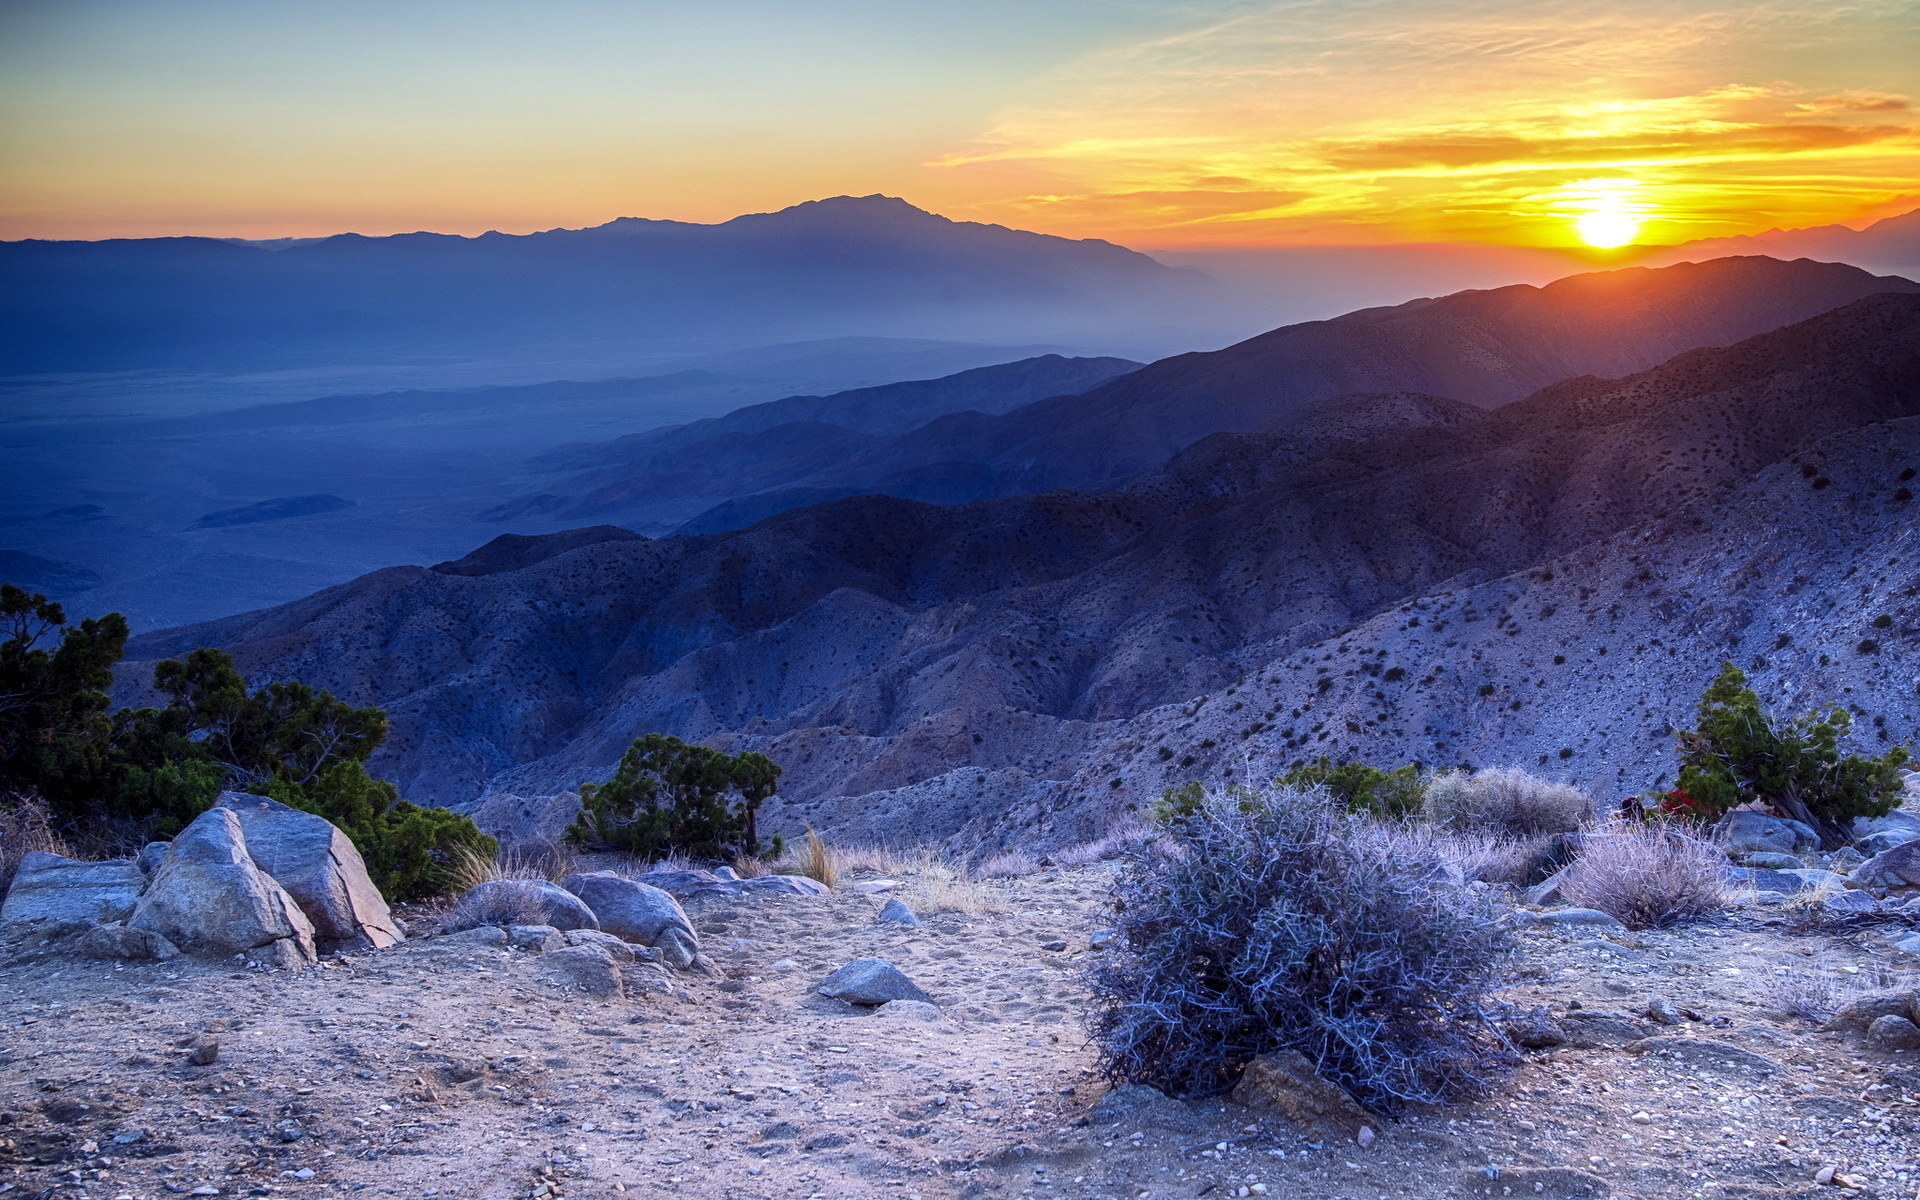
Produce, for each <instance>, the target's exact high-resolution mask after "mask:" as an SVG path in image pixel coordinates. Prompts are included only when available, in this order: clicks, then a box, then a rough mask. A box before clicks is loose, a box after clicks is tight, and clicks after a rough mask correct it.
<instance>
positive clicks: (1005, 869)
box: [974, 850, 1040, 879]
mask: <svg viewBox="0 0 1920 1200" xmlns="http://www.w3.org/2000/svg"><path fill="white" fill-rule="evenodd" d="M1039 869H1040V862H1039V860H1038V859H1036V858H1034V857H1033V855H1031V854H1028V853H1027V852H1026V851H1024V850H1002V851H1000V852H999V853H997V854H990V855H988V856H987V857H986V858H984V859H981V860H980V865H979V867H977V868H976V869H975V871H974V874H976V875H978V876H979V877H980V878H981V879H1017V878H1019V877H1020V876H1022V875H1032V874H1034V873H1035V872H1037V871H1038V870H1039Z"/></svg>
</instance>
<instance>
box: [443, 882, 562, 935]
mask: <svg viewBox="0 0 1920 1200" xmlns="http://www.w3.org/2000/svg"><path fill="white" fill-rule="evenodd" d="M483 882H486V883H491V884H494V885H495V886H492V887H486V888H478V889H476V890H473V891H469V892H467V893H466V894H465V895H463V896H461V897H460V898H459V899H458V900H456V901H454V903H453V907H452V908H450V909H448V910H447V914H446V916H444V917H442V918H441V920H440V931H441V932H442V933H459V932H460V931H461V930H463V929H476V928H478V927H480V926H482V925H503V926H504V925H544V924H546V923H547V902H546V899H545V898H544V897H543V896H542V895H541V888H542V887H543V886H545V884H546V882H547V881H546V880H544V879H493V880H484V881H483Z"/></svg>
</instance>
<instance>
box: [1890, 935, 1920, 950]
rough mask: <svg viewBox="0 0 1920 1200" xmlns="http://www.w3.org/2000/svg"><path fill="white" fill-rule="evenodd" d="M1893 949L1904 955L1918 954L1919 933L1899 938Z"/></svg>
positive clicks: (1919, 944) (1919, 947)
mask: <svg viewBox="0 0 1920 1200" xmlns="http://www.w3.org/2000/svg"><path fill="white" fill-rule="evenodd" d="M1893 948H1894V949H1895V950H1899V951H1901V952H1902V953H1905V954H1920V933H1916V934H1911V935H1909V936H1907V937H1903V938H1901V939H1900V940H1899V941H1897V942H1895V943H1894V944H1893Z"/></svg>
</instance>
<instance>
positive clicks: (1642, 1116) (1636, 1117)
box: [1628, 1112, 1653, 1125]
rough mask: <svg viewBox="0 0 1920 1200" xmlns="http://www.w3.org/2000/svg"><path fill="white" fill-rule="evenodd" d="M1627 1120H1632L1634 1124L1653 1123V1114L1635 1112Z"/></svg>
mask: <svg viewBox="0 0 1920 1200" xmlns="http://www.w3.org/2000/svg"><path fill="white" fill-rule="evenodd" d="M1628 1120H1630V1121H1632V1122H1633V1123H1634V1124H1635V1125H1651V1124H1653V1114H1652V1113H1646V1112H1637V1113H1635V1114H1633V1116H1631V1117H1629V1118H1628Z"/></svg>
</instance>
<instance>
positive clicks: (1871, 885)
mask: <svg viewBox="0 0 1920 1200" xmlns="http://www.w3.org/2000/svg"><path fill="white" fill-rule="evenodd" d="M1847 886H1849V887H1857V888H1865V889H1867V890H1868V891H1872V892H1906V891H1910V890H1913V889H1915V888H1920V838H1917V839H1915V840H1913V841H1908V842H1902V843H1901V844H1899V845H1898V846H1895V847H1893V848H1892V849H1890V850H1882V851H1881V852H1880V853H1878V854H1876V855H1874V856H1873V857H1872V858H1870V859H1868V860H1867V861H1865V862H1863V863H1861V864H1860V865H1859V866H1857V867H1855V868H1854V869H1853V875H1852V877H1851V878H1850V879H1849V880H1848V881H1847Z"/></svg>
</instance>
